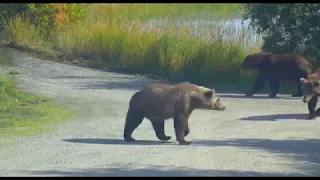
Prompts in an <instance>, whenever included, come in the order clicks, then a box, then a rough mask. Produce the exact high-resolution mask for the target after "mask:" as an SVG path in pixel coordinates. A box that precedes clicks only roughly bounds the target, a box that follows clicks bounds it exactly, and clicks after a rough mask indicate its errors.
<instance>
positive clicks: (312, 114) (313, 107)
mask: <svg viewBox="0 0 320 180" xmlns="http://www.w3.org/2000/svg"><path fill="white" fill-rule="evenodd" d="M317 103H318V97H317V96H313V97H312V98H311V99H310V101H309V102H308V110H309V115H308V117H307V119H314V118H315V117H316V116H317V114H316V112H315V111H316V106H317ZM317 111H318V110H317Z"/></svg>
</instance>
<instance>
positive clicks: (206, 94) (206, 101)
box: [198, 86, 226, 111]
mask: <svg viewBox="0 0 320 180" xmlns="http://www.w3.org/2000/svg"><path fill="white" fill-rule="evenodd" d="M198 88H199V90H200V92H201V93H203V94H202V98H201V100H200V102H199V107H198V108H200V109H210V110H219V111H224V110H225V109H226V107H225V106H224V105H222V104H221V102H220V98H219V97H218V96H217V95H216V94H215V90H214V89H208V88H205V87H202V86H198Z"/></svg>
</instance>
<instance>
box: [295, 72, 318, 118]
mask: <svg viewBox="0 0 320 180" xmlns="http://www.w3.org/2000/svg"><path fill="white" fill-rule="evenodd" d="M300 81H301V89H302V91H303V102H304V103H308V110H309V115H308V117H307V119H314V118H315V117H317V116H319V115H320V108H319V109H317V111H316V106H317V103H318V96H320V69H317V70H315V71H314V72H313V74H311V75H309V76H308V77H307V78H301V79H300Z"/></svg>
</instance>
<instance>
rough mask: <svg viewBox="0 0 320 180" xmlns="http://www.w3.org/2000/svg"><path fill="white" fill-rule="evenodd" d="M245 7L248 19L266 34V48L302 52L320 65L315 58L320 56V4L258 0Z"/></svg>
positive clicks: (260, 31)
mask: <svg viewBox="0 0 320 180" xmlns="http://www.w3.org/2000/svg"><path fill="white" fill-rule="evenodd" d="M244 10H245V14H244V19H248V20H250V24H251V26H252V27H253V28H254V29H256V30H257V32H258V33H261V34H264V36H263V39H264V43H263V47H262V48H263V50H264V51H271V52H278V53H283V52H286V53H287V52H299V53H302V54H303V55H304V56H305V57H307V58H308V59H310V60H313V63H314V64H315V65H317V66H318V65H319V61H318V62H315V60H316V58H320V21H319V19H320V11H319V10H320V4H318V3H308V4H301V3H288V4H283V3H266V4H264V3H254V4H246V5H245V6H244Z"/></svg>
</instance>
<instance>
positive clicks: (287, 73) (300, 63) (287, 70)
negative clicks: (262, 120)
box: [241, 53, 312, 97]
mask: <svg viewBox="0 0 320 180" xmlns="http://www.w3.org/2000/svg"><path fill="white" fill-rule="evenodd" d="M241 68H243V69H245V70H255V69H256V70H258V71H259V74H258V77H257V79H256V81H255V83H254V86H253V88H252V89H251V92H248V93H246V96H253V95H254V94H255V93H257V92H258V91H259V90H260V89H261V88H262V87H263V85H264V83H265V81H266V80H268V82H269V84H270V87H271V93H270V94H269V97H275V96H276V95H277V94H278V93H279V84H280V80H288V81H294V82H296V83H297V92H296V93H295V94H292V97H301V96H302V90H301V82H300V78H306V77H307V76H308V75H309V74H311V71H312V66H311V64H310V63H309V62H308V61H307V60H306V59H305V58H303V57H302V56H301V55H299V54H274V53H255V54H250V55H248V56H247V57H246V58H245V59H244V61H243V63H242V65H241Z"/></svg>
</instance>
